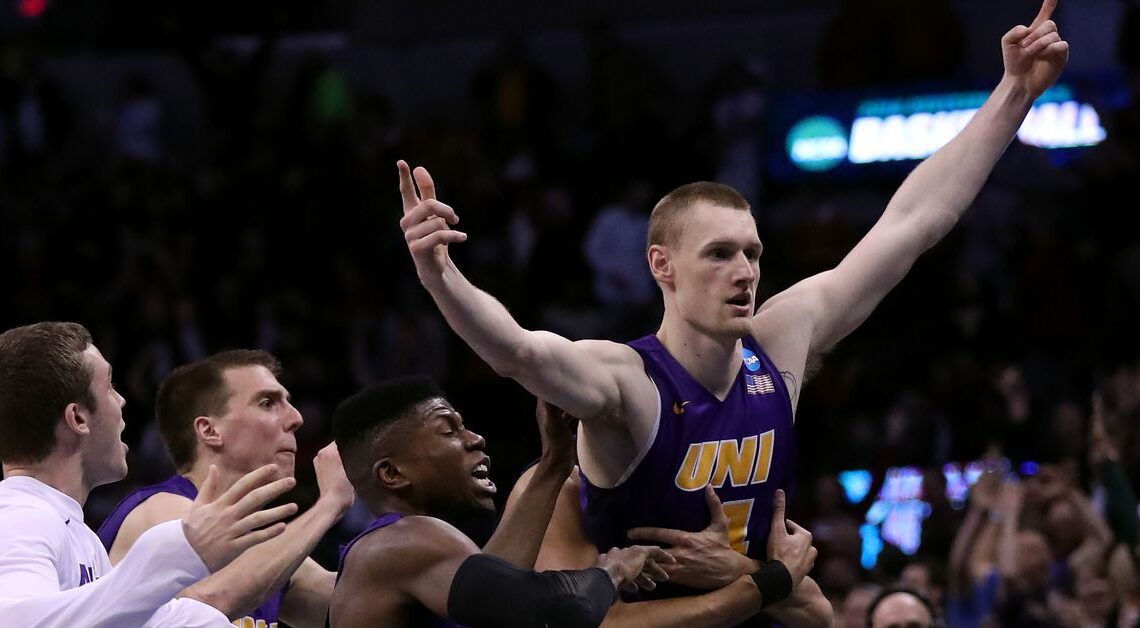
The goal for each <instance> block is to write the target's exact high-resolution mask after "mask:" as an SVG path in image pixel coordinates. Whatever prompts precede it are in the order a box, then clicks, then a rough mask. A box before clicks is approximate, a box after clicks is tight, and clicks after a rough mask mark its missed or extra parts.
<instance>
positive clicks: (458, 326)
mask: <svg viewBox="0 0 1140 628" xmlns="http://www.w3.org/2000/svg"><path fill="white" fill-rule="evenodd" d="M397 165H398V168H399V171H400V195H401V197H402V200H403V206H404V217H403V218H402V219H401V220H400V227H401V229H403V231H404V238H405V240H407V243H408V250H409V251H410V252H411V254H412V260H413V261H414V262H415V265H416V274H417V275H418V276H419V279H420V282H421V283H422V284H423V286H424V287H425V288H426V289H427V291H428V292H429V293H430V294H431V296H432V298H433V299H434V300H435V303H436V305H437V306H438V307H439V310H440V312H442V313H443V316H444V318H446V319H447V322H448V324H449V325H451V328H452V329H453V330H455V332H456V333H457V334H459V336H460V337H462V338H463V340H464V341H466V342H467V344H468V345H470V346H471V348H472V349H474V350H475V352H476V353H477V354H479V357H481V358H483V360H485V361H486V362H487V363H488V364H489V365H491V367H492V368H494V369H495V371H496V372H497V373H499V374H500V375H503V376H505V377H510V378H512V379H514V380H516V381H518V382H519V383H520V384H522V385H523V387H525V388H526V389H527V390H529V391H530V392H531V393H532V394H534V395H535V396H536V397H539V398H541V399H546V400H549V401H550V402H551V403H553V404H555V405H557V406H558V407H560V408H563V409H565V410H566V411H567V412H569V413H571V414H573V415H574V416H576V417H580V418H581V419H582V420H584V421H591V420H594V419H595V418H596V417H599V416H612V415H614V414H615V413H613V412H607V411H611V410H616V409H617V408H618V407H619V405H620V403H621V401H622V394H621V391H620V390H619V380H620V379H621V378H622V377H623V375H622V372H623V371H627V372H629V373H630V374H634V373H637V372H638V371H639V370H640V361H639V360H638V358H637V356H636V353H635V352H634V351H633V350H632V349H630V348H628V347H625V346H622V345H617V344H614V343H610V342H602V341H596V340H588V341H578V342H571V341H570V340H567V339H566V338H563V337H561V336H558V335H557V334H552V333H550V332H543V331H529V330H526V329H523V328H522V327H521V326H519V324H518V323H517V322H516V321H515V319H514V318H513V317H512V316H511V314H510V312H508V311H507V309H506V307H504V306H503V304H502V303H500V302H499V301H498V300H496V299H495V298H494V297H492V296H491V295H489V294H487V293H486V292H484V291H482V290H480V289H478V288H476V287H475V286H474V285H472V284H471V282H469V281H468V280H467V278H466V277H464V276H463V273H461V272H459V269H458V268H457V267H456V266H455V263H454V262H453V261H452V260H451V256H450V255H449V254H448V246H449V245H451V244H456V243H459V242H463V241H465V240H466V239H467V234H465V233H463V232H461V231H456V230H454V229H452V228H451V226H452V225H455V224H456V223H458V222H459V217H458V216H457V215H456V213H455V210H454V209H452V208H451V207H449V206H447V205H444V204H443V203H441V202H439V201H438V200H437V199H436V191H435V183H434V182H433V181H432V178H431V175H430V174H428V171H427V170H425V169H424V168H422V167H420V168H416V170H415V173H414V179H413V173H412V172H411V171H410V170H409V168H408V164H406V163H405V162H403V161H400V162H399V163H398V164H397ZM417 185H418V191H417ZM630 369H632V371H631V370H630Z"/></svg>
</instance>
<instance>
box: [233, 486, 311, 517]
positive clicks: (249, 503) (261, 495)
mask: <svg viewBox="0 0 1140 628" xmlns="http://www.w3.org/2000/svg"><path fill="white" fill-rule="evenodd" d="M296 485H297V480H295V479H293V478H280V479H278V480H274V481H272V482H270V483H269V484H266V485H265V486H261V487H258V488H255V489H253V490H252V491H250V492H249V493H248V494H247V495H246V496H245V497H242V498H241V499H240V500H239V501H238V502H237V503H236V504H234V507H235V508H237V512H238V515H237V516H238V517H245V516H246V515H248V514H249V513H252V512H253V511H255V510H258V509H260V508H261V507H262V506H264V505H265V504H267V503H269V502H270V501H271V500H273V499H276V498H277V497H280V496H281V495H283V494H284V493H285V492H286V491H288V490H289V489H291V488H293V487H294V486H296Z"/></svg>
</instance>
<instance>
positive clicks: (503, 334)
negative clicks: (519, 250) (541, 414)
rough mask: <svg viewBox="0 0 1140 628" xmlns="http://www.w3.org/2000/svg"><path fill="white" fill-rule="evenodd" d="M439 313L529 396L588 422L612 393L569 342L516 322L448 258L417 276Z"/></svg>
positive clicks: (594, 364) (593, 364)
mask: <svg viewBox="0 0 1140 628" xmlns="http://www.w3.org/2000/svg"><path fill="white" fill-rule="evenodd" d="M421 281H423V284H424V287H425V288H427V291H428V292H429V293H430V294H431V296H432V298H433V299H434V300H435V303H436V305H437V306H438V307H439V311H440V312H442V313H443V316H444V318H446V319H447V322H448V324H449V325H450V326H451V328H452V329H453V330H454V331H455V333H457V334H459V336H460V337H461V338H463V340H464V341H465V342H466V343H467V344H468V345H469V346H470V347H471V348H472V349H473V350H474V351H475V353H477V354H478V355H479V357H480V358H482V359H483V360H484V361H486V362H487V364H489V365H490V366H491V368H493V369H495V372H496V373H498V374H499V375H502V376H503V377H508V378H511V379H514V380H516V381H517V382H518V383H520V384H522V386H523V387H524V388H526V389H527V390H528V391H529V392H530V393H531V394H533V395H534V396H536V397H539V398H541V399H545V400H547V401H549V402H550V403H553V404H554V405H556V406H558V407H560V408H562V409H563V410H566V411H567V412H569V413H570V414H572V415H574V416H576V417H579V418H580V419H582V420H584V421H588V420H591V419H592V418H594V417H595V416H596V415H597V414H598V413H599V412H600V411H601V410H602V408H604V407H605V406H606V403H607V400H612V399H614V398H616V397H617V393H616V389H615V387H614V384H613V380H612V377H606V376H605V373H607V372H608V371H606V370H605V369H604V368H602V366H603V365H602V364H600V363H599V361H598V360H595V359H592V357H590V356H587V355H586V352H585V351H583V350H582V349H581V348H579V347H576V346H575V343H572V342H571V341H569V340H567V339H566V338H563V337H561V336H558V335H556V334H552V333H550V332H545V331H530V330H526V329H523V328H522V327H521V326H519V324H518V322H516V321H515V319H514V318H513V317H512V316H511V314H510V312H508V311H507V308H506V307H505V306H504V305H503V304H502V303H500V302H499V301H498V300H497V299H495V298H494V297H493V296H491V295H490V294H488V293H486V292H484V291H482V290H480V289H479V288H476V287H475V286H474V285H473V284H472V283H471V282H470V281H468V280H467V278H466V277H464V276H463V274H462V273H461V272H459V269H457V268H456V267H455V264H453V263H451V262H450V261H449V262H448V264H447V267H446V270H445V271H444V272H443V273H441V274H439V275H434V276H430V277H427V278H422V279H421Z"/></svg>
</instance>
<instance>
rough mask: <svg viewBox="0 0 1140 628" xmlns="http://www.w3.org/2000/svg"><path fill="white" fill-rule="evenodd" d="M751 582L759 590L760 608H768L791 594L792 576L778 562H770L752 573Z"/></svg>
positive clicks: (782, 564)
mask: <svg viewBox="0 0 1140 628" xmlns="http://www.w3.org/2000/svg"><path fill="white" fill-rule="evenodd" d="M752 581H753V582H755V583H756V588H757V589H760V596H761V598H762V599H761V601H760V608H768V607H769V606H771V605H773V604H775V603H776V602H779V601H781V600H783V599H785V598H787V597H788V596H789V595H791V594H792V574H791V573H789V572H788V568H787V567H785V566H784V563H781V562H780V561H778V560H770V561H768V562H766V563H764V564H763V565H761V566H760V568H759V569H757V570H756V571H754V572H752Z"/></svg>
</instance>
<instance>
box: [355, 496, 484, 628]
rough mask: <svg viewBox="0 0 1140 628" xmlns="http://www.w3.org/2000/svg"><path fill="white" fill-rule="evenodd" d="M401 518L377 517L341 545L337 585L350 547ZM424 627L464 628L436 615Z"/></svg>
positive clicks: (393, 514)
mask: <svg viewBox="0 0 1140 628" xmlns="http://www.w3.org/2000/svg"><path fill="white" fill-rule="evenodd" d="M403 518H404V513H400V512H390V513H388V514H386V515H381V516H379V517H377V518H376V519H375V520H374V521H373V522H372V523H370V524H368V527H367V528H364V530H363V531H362V532H361V533H360V534H357V535H356V536H355V537H354V538H353V539H352V540H351V541H349V542H348V543H345V544H344V545H341V546H340V562H339V564H337V568H336V581H337V582H338V583H339V582H340V574H342V573H344V561H345V559H346V558H348V553H349V552H350V551H351V550H352V546H353V545H356V542H357V541H359V540H360V539H362V538H364V537H366V536H368V535H369V534H372V533H373V532H375V531H377V530H379V529H381V528H386V527H388V526H390V525H392V524H393V523H396V522H397V521H399V520H400V519H403ZM428 614H430V613H428ZM425 625H427V626H429V627H430V628H464V626H462V625H460V624H457V623H454V622H452V621H451V620H449V619H447V618H446V617H439V616H438V615H432V619H431V620H429V622H428V623H427V624H425Z"/></svg>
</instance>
